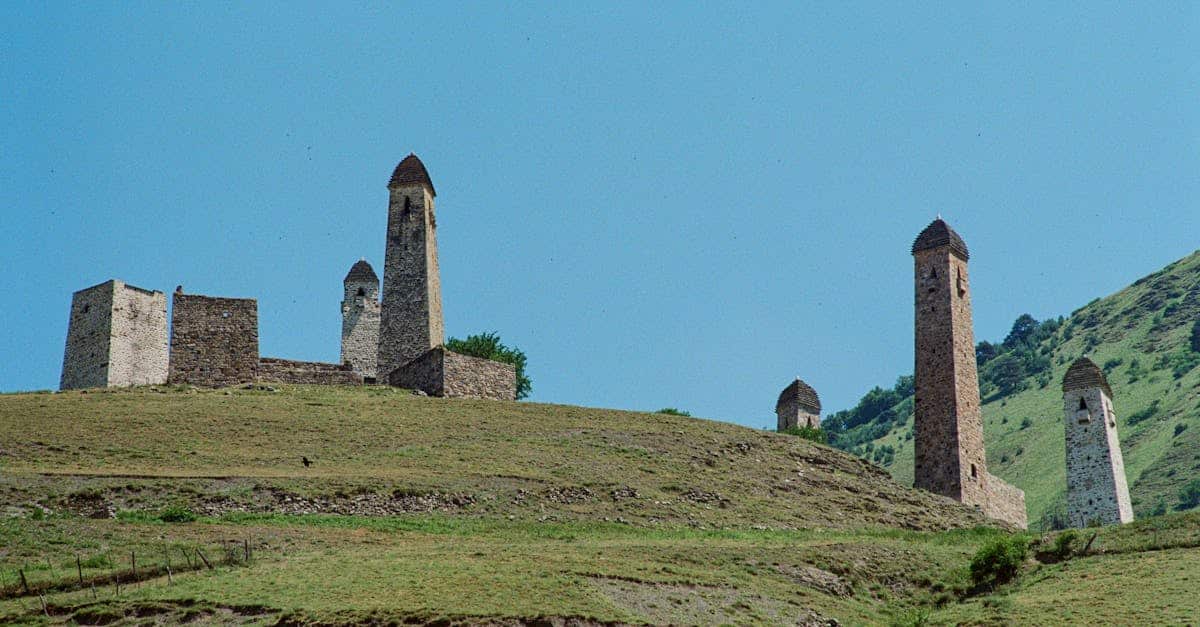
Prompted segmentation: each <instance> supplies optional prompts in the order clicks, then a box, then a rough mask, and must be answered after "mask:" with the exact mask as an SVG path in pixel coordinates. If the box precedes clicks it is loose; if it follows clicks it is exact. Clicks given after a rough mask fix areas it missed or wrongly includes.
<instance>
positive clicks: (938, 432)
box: [912, 217, 1027, 527]
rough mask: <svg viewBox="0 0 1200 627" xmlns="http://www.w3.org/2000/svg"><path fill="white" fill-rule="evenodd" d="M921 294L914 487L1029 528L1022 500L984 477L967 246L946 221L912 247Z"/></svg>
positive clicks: (988, 476)
mask: <svg viewBox="0 0 1200 627" xmlns="http://www.w3.org/2000/svg"><path fill="white" fill-rule="evenodd" d="M912 254H913V260H914V272H915V280H914V284H915V285H914V286H915V289H916V299H915V300H916V333H915V336H916V368H915V375H916V376H915V379H916V381H915V384H916V394H915V399H914V407H913V410H914V414H915V418H914V423H915V424H914V427H913V430H914V432H915V434H914V438H913V439H914V446H913V448H914V453H915V457H916V459H915V463H914V481H913V483H914V485H915V486H916V487H918V488H921V489H923V490H928V491H930V492H933V493H935V494H941V495H943V496H948V497H950V498H952V499H954V500H956V501H960V502H962V503H965V504H968V505H974V506H976V507H977V508H979V509H980V510H981V511H983V512H984V514H985V515H987V516H990V517H992V518H996V519H999V520H1004V521H1007V522H1010V523H1012V524H1014V525H1017V526H1019V527H1025V526H1026V524H1027V520H1026V512H1025V493H1024V492H1022V491H1021V490H1019V489H1017V488H1015V487H1013V486H1011V485H1009V484H1007V483H1005V482H1004V481H1002V480H1000V479H999V478H998V477H995V476H993V475H991V474H990V473H988V471H987V455H986V453H985V451H984V446H983V412H982V411H981V408H980V398H979V374H978V372H977V371H976V366H975V334H974V331H973V329H972V323H971V291H970V282H969V279H968V276H967V259H968V258H969V257H970V254H969V253H968V252H967V244H966V242H964V241H963V239H962V237H960V236H959V235H958V233H955V232H954V229H951V228H950V225H948V224H946V223H945V222H944V221H943V220H942V219H941V217H938V219H936V220H934V221H933V222H932V223H930V224H929V226H927V227H925V230H923V231H921V234H920V235H918V236H917V239H916V240H915V241H914V242H913V246H912Z"/></svg>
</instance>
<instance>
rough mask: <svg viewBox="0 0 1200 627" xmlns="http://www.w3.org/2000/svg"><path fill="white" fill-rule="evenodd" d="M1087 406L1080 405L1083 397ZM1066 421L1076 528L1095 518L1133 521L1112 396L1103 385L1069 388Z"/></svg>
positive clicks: (1070, 501)
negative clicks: (1081, 406) (1077, 388)
mask: <svg viewBox="0 0 1200 627" xmlns="http://www.w3.org/2000/svg"><path fill="white" fill-rule="evenodd" d="M1081 400H1082V401H1083V403H1084V405H1086V409H1081V408H1080V401H1081ZM1063 414H1064V416H1065V420H1066V456H1067V518H1068V520H1069V521H1070V524H1071V526H1072V527H1086V526H1088V524H1090V523H1091V522H1092V521H1099V522H1100V523H1101V524H1104V525H1115V524H1119V523H1127V522H1132V521H1133V507H1132V505H1131V504H1130V500H1129V486H1128V484H1127V482H1126V478H1125V462H1124V458H1123V457H1122V455H1121V444H1120V442H1119V441H1118V439H1117V419H1116V413H1115V412H1114V411H1113V406H1112V400H1111V399H1110V398H1108V395H1107V394H1105V393H1104V390H1103V389H1102V388H1100V387H1089V388H1085V389H1079V390H1069V391H1066V392H1063Z"/></svg>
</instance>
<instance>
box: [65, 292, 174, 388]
mask: <svg viewBox="0 0 1200 627" xmlns="http://www.w3.org/2000/svg"><path fill="white" fill-rule="evenodd" d="M166 380H167V299H166V296H165V295H164V294H163V293H162V292H155V291H150V290H144V289H141V288H139V287H134V286H132V285H127V284H125V283H124V282H123V281H118V280H115V279H114V280H111V281H106V282H104V283H101V284H100V285H96V286H93V287H89V288H87V289H84V290H80V291H78V292H75V294H74V295H73V296H72V298H71V317H70V321H69V323H68V325H67V345H66V350H65V351H64V355H63V370H62V376H61V378H60V379H59V386H60V387H61V388H62V389H64V390H67V389H74V388H87V387H118V386H130V385H154V384H160V383H164V382H165V381H166Z"/></svg>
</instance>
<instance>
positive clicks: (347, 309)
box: [342, 259, 379, 383]
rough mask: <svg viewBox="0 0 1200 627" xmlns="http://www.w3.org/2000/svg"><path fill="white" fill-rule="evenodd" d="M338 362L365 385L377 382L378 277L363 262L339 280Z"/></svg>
mask: <svg viewBox="0 0 1200 627" xmlns="http://www.w3.org/2000/svg"><path fill="white" fill-rule="evenodd" d="M342 287H343V289H344V294H343V296H342V363H343V364H350V366H351V367H352V368H354V371H355V372H357V373H359V374H361V375H362V376H363V381H364V382H366V383H374V382H375V381H376V380H377V377H378V375H377V368H376V367H377V365H378V363H379V276H378V275H376V274H375V269H374V268H372V267H371V264H369V263H367V260H366V259H360V260H359V261H358V262H357V263H355V264H354V265H353V266H351V267H350V272H349V273H348V274H346V278H345V279H344V280H343V281H342Z"/></svg>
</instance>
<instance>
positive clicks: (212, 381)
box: [168, 292, 258, 387]
mask: <svg viewBox="0 0 1200 627" xmlns="http://www.w3.org/2000/svg"><path fill="white" fill-rule="evenodd" d="M172 302H173V305H172V307H173V309H172V315H171V358H170V375H169V377H168V381H169V382H170V383H191V384H193V385H203V386H209V387H220V386H225V385H234V384H237V383H247V382H250V381H254V380H255V379H257V374H258V302H257V301H255V300H254V299H251V298H216V297H212V296H199V295H193V294H181V293H179V292H176V293H175V295H174V299H173V301H172Z"/></svg>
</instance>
